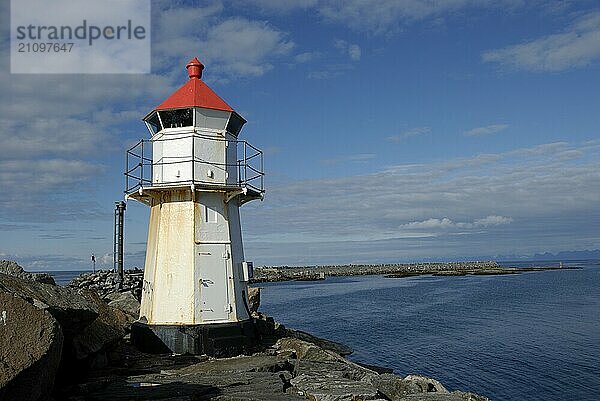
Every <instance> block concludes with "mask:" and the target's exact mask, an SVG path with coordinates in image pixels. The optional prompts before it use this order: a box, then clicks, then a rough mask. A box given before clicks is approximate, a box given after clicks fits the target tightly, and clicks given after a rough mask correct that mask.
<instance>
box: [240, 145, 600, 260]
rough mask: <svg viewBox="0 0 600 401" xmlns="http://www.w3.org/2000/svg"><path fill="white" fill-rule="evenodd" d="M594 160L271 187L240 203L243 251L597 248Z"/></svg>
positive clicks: (480, 158) (298, 254)
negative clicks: (261, 198) (254, 200)
mask: <svg viewBox="0 0 600 401" xmlns="http://www.w3.org/2000/svg"><path fill="white" fill-rule="evenodd" d="M565 152H578V153H579V154H581V155H582V156H581V157H579V158H577V159H568V158H561V157H559V156H560V155H561V154H564V153H565ZM598 154H600V153H599V152H598V145H597V144H593V143H589V144H581V145H573V144H565V143H555V144H543V145H539V146H533V147H530V148H523V149H516V150H513V151H508V152H504V153H496V154H484V155H476V156H473V157H471V158H463V159H454V160H449V161H442V162H432V163H426V164H418V165H400V166H394V167H390V168H388V169H385V170H383V171H379V172H376V173H372V174H365V175H356V176H350V177H342V178H332V179H323V180H311V181H305V182H295V183H289V184H279V185H274V186H272V187H270V188H268V191H267V196H266V198H265V202H263V203H261V204H256V205H253V204H249V205H248V206H245V209H244V211H243V217H244V227H245V229H246V230H247V231H246V232H245V239H246V249H247V251H248V254H249V256H251V257H254V258H255V260H256V261H257V263H268V264H278V263H282V262H283V261H289V262H290V263H292V262H294V263H298V264H302V263H308V262H310V261H312V262H313V263H326V262H327V261H328V260H333V259H335V260H336V261H337V262H345V261H362V262H368V261H371V262H372V261H377V260H390V261H392V260H395V261H397V260H406V259H407V258H408V259H410V258H417V259H422V258H423V257H425V256H424V255H427V256H430V257H436V256H446V257H452V255H456V256H457V257H458V256H469V255H475V256H476V255H481V254H480V253H476V252H485V254H487V255H490V254H500V253H504V254H510V253H532V252H533V253H535V252H539V251H546V250H550V251H559V250H563V249H570V248H572V249H584V248H585V247H590V246H591V247H594V241H596V244H597V241H598V240H600V238H599V237H598V235H597V229H596V227H597V225H598V224H600V213H599V212H598V211H597V200H598V199H600V158H599V157H598ZM459 236H460V240H459V239H458V237H459ZM595 247H597V245H596V246H595ZM284 252H285V253H284ZM334 252H337V254H334ZM340 255H342V256H340ZM343 255H352V258H353V259H345V258H344V256H343ZM348 258H350V256H348Z"/></svg>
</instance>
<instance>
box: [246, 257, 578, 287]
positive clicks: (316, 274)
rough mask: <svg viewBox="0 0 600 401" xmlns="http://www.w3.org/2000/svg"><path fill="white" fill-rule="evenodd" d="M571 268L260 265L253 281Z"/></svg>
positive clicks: (484, 264)
mask: <svg viewBox="0 0 600 401" xmlns="http://www.w3.org/2000/svg"><path fill="white" fill-rule="evenodd" d="M554 269H567V267H551V266H539V267H525V268H518V267H502V266H500V265H499V264H498V262H494V261H486V262H451V263H402V264H381V265H334V266H307V267H287V266H279V267H257V268H255V270H254V278H253V279H252V280H251V282H252V283H263V282H277V281H292V280H297V281H313V280H314V281H316V280H324V279H325V278H327V277H338V276H366V275H384V276H385V277H388V278H402V277H411V276H421V275H428V274H431V275H434V276H465V275H498V274H517V273H523V272H531V271H542V270H554Z"/></svg>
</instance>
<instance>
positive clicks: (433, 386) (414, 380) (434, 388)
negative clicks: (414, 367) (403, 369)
mask: <svg viewBox="0 0 600 401" xmlns="http://www.w3.org/2000/svg"><path fill="white" fill-rule="evenodd" d="M404 381H405V382H408V383H410V384H411V385H416V386H418V387H419V388H420V389H421V392H424V393H448V390H446V388H445V387H444V386H443V385H442V383H440V382H439V381H437V380H435V379H431V378H429V377H425V376H419V375H408V376H406V377H405V378H404Z"/></svg>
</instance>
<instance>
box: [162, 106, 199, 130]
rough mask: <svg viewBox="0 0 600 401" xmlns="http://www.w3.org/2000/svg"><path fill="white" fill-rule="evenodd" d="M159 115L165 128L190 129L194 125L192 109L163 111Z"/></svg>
mask: <svg viewBox="0 0 600 401" xmlns="http://www.w3.org/2000/svg"><path fill="white" fill-rule="evenodd" d="M159 113H160V119H161V120H162V123H163V126H164V127H165V128H179V127H191V126H192V125H193V124H194V121H193V117H192V109H176V110H165V111H160V112H159Z"/></svg>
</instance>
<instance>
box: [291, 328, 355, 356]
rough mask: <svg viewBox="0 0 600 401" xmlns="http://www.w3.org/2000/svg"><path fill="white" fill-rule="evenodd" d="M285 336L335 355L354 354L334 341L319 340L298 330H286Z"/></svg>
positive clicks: (345, 346)
mask: <svg viewBox="0 0 600 401" xmlns="http://www.w3.org/2000/svg"><path fill="white" fill-rule="evenodd" d="M286 336H288V337H293V338H297V339H299V340H302V341H306V342H309V343H312V344H315V345H317V346H318V347H320V348H323V349H326V350H329V351H333V352H335V353H336V354H338V355H342V356H346V355H350V354H351V353H352V352H354V351H353V350H352V348H350V347H348V346H347V345H345V344H342V343H338V342H335V341H330V340H325V339H324V338H319V337H316V336H313V335H312V334H309V333H306V332H304V331H300V330H293V329H287V330H286Z"/></svg>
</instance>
